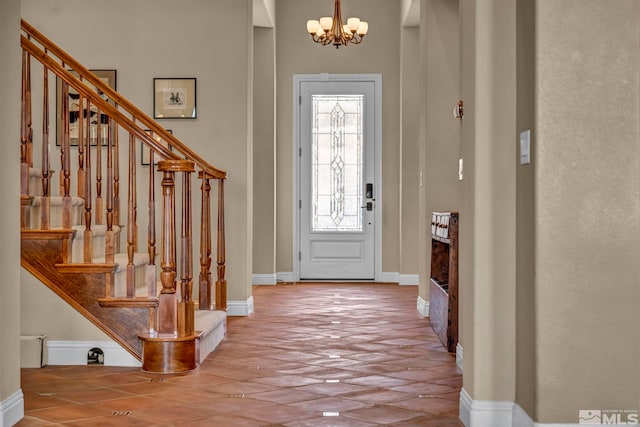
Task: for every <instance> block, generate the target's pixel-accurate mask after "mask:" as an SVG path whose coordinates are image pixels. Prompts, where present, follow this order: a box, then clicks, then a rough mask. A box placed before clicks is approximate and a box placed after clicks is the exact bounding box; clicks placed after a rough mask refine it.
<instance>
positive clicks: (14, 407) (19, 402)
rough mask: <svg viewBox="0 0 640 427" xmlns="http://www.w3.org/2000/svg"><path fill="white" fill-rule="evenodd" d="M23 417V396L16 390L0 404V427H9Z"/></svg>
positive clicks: (20, 391)
mask: <svg viewBox="0 0 640 427" xmlns="http://www.w3.org/2000/svg"><path fill="white" fill-rule="evenodd" d="M23 417H24V395H23V394H22V390H18V391H16V392H15V393H13V394H12V395H11V396H9V397H8V398H6V399H5V400H3V401H2V402H0V427H11V426H13V425H15V424H17V423H18V421H20V420H21V419H22V418H23Z"/></svg>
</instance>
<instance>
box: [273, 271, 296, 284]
mask: <svg viewBox="0 0 640 427" xmlns="http://www.w3.org/2000/svg"><path fill="white" fill-rule="evenodd" d="M293 277H294V276H293V271H278V272H277V273H276V281H277V282H286V283H293V282H294V280H293Z"/></svg>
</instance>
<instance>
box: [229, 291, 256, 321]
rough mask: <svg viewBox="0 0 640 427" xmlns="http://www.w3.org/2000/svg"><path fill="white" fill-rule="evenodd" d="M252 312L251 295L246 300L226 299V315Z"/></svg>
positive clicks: (242, 314) (245, 314) (243, 314)
mask: <svg viewBox="0 0 640 427" xmlns="http://www.w3.org/2000/svg"><path fill="white" fill-rule="evenodd" d="M251 313H253V295H252V296H250V297H249V299H248V300H246V301H227V316H248V315H250V314H251Z"/></svg>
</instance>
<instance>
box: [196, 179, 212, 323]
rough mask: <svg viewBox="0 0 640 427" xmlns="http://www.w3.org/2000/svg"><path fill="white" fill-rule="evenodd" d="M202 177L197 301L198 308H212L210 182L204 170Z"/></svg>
mask: <svg viewBox="0 0 640 427" xmlns="http://www.w3.org/2000/svg"><path fill="white" fill-rule="evenodd" d="M199 178H201V179H202V186H201V187H200V189H201V193H202V202H201V205H202V214H201V217H200V281H199V282H198V288H199V303H200V310H212V309H213V305H212V304H211V293H212V292H211V291H212V285H213V282H212V279H211V184H210V183H209V175H207V173H206V172H205V171H201V172H200V173H199Z"/></svg>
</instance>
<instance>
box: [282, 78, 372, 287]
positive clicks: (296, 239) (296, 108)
mask: <svg viewBox="0 0 640 427" xmlns="http://www.w3.org/2000/svg"><path fill="white" fill-rule="evenodd" d="M323 81H326V82H373V83H374V87H375V89H374V91H375V95H374V96H375V99H374V105H373V108H374V138H373V144H374V179H375V185H374V196H375V199H376V202H375V204H376V206H377V207H376V208H375V209H374V221H375V223H374V228H375V229H374V240H375V255H374V273H375V278H374V280H375V281H381V279H382V197H383V195H382V74H294V76H293V100H292V105H293V144H292V146H293V157H292V158H293V203H292V209H293V278H294V280H295V281H299V280H300V262H299V252H300V235H299V230H300V209H299V207H298V206H299V200H300V157H299V154H298V153H300V149H301V135H300V132H301V129H300V97H301V85H302V83H303V82H323Z"/></svg>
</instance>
